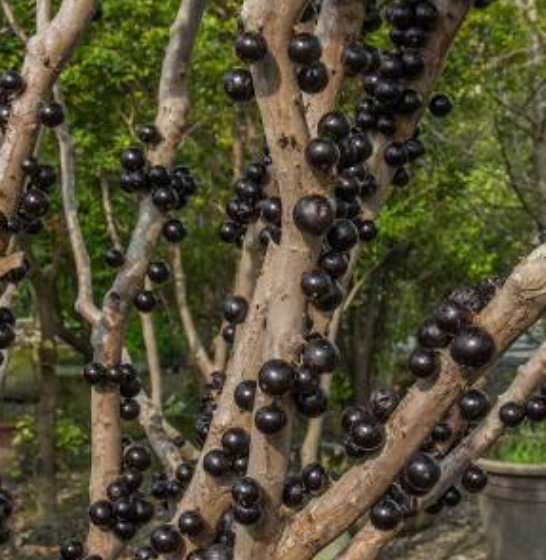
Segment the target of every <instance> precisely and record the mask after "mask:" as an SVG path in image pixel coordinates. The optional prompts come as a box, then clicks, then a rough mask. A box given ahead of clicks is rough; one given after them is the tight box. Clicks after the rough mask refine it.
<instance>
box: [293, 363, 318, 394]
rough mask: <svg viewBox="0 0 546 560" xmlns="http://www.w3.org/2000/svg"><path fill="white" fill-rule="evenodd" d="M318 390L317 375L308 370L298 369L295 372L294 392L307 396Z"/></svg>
mask: <svg viewBox="0 0 546 560" xmlns="http://www.w3.org/2000/svg"><path fill="white" fill-rule="evenodd" d="M319 388H320V376H319V374H318V373H316V372H314V371H312V370H310V369H308V368H300V369H298V370H297V371H296V377H295V380H294V392H295V393H301V394H304V395H309V394H312V393H315V392H316V391H318V389H319Z"/></svg>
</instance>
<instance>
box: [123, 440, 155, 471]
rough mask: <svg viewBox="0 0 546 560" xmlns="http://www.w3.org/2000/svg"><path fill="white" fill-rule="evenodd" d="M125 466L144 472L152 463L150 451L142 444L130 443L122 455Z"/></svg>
mask: <svg viewBox="0 0 546 560" xmlns="http://www.w3.org/2000/svg"><path fill="white" fill-rule="evenodd" d="M123 459H124V462H125V466H126V467H129V468H133V469H136V470H137V471H141V472H144V471H146V470H148V469H149V468H150V466H151V464H152V456H151V455H150V452H149V451H148V450H147V449H146V448H145V447H142V445H132V446H131V447H129V448H128V449H127V451H126V452H125V455H124V458H123Z"/></svg>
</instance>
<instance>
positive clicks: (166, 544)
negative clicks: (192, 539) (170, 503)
mask: <svg viewBox="0 0 546 560" xmlns="http://www.w3.org/2000/svg"><path fill="white" fill-rule="evenodd" d="M150 545H151V547H152V548H153V549H154V550H155V551H156V552H157V553H158V554H171V553H173V552H177V551H179V550H180V549H181V548H182V537H181V536H180V533H179V532H178V531H177V530H176V529H175V528H174V527H173V526H172V525H167V524H165V525H159V526H158V527H156V528H155V529H154V530H153V531H152V533H151V534H150Z"/></svg>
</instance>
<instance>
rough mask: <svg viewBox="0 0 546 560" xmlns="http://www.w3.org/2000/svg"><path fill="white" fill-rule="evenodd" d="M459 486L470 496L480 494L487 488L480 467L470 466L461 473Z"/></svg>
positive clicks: (484, 475) (484, 476) (485, 478)
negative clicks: (470, 494)
mask: <svg viewBox="0 0 546 560" xmlns="http://www.w3.org/2000/svg"><path fill="white" fill-rule="evenodd" d="M461 484H462V485H463V488H464V489H465V490H466V491H467V492H470V493H472V494H474V493H477V492H481V491H482V490H483V489H484V488H485V487H486V486H487V474H486V473H485V471H483V470H482V469H480V467H477V466H476V465H471V466H470V467H468V469H467V470H466V471H465V472H464V473H463V476H462V477H461Z"/></svg>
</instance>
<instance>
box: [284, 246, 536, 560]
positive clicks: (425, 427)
mask: <svg viewBox="0 0 546 560" xmlns="http://www.w3.org/2000/svg"><path fill="white" fill-rule="evenodd" d="M545 274H546V246H541V247H539V248H538V249H536V250H535V251H533V252H532V253H531V255H529V257H527V259H526V260H524V261H523V262H522V263H521V264H520V265H519V266H517V267H516V268H515V269H514V271H513V273H512V274H511V276H510V277H509V278H508V280H507V281H506V283H505V285H504V286H503V288H501V289H500V290H499V291H498V292H497V294H496V296H495V298H494V299H493V300H492V301H491V303H490V304H489V305H488V306H487V307H486V308H485V310H484V311H483V312H482V313H481V314H480V315H479V316H478V317H477V320H476V323H477V324H479V325H480V326H481V327H482V328H484V329H485V330H486V331H487V332H489V334H490V335H491V336H492V337H493V338H494V340H495V344H496V349H497V353H498V355H499V354H500V353H502V352H503V351H504V350H506V348H508V347H509V346H510V344H511V343H512V342H513V341H514V339H515V338H516V337H517V336H518V335H520V334H521V333H522V332H524V331H525V330H526V329H527V328H528V327H529V326H531V325H532V324H533V323H534V322H535V321H536V320H537V319H538V318H539V317H540V316H541V315H542V313H544V310H545V309H546V280H545V279H544V278H546V276H544V275H545ZM469 381H471V379H469V378H468V375H465V374H464V373H463V372H461V371H460V369H459V368H458V366H457V365H456V364H455V363H454V362H453V361H452V360H451V358H450V357H449V356H448V355H446V353H444V355H443V356H442V370H441V373H440V375H439V377H438V379H436V380H435V381H433V382H431V383H428V382H422V383H417V384H415V385H414V386H413V387H412V389H411V390H410V391H409V393H408V394H407V395H406V397H405V398H404V400H403V401H402V402H401V404H400V406H399V407H398V409H397V410H396V412H395V413H394V415H393V416H392V418H391V420H390V421H389V423H388V424H387V426H386V431H387V435H386V442H385V445H384V448H383V449H382V451H381V453H380V455H379V456H377V457H375V458H370V459H369V460H368V461H367V462H366V463H365V464H364V465H357V466H354V467H352V468H351V469H350V470H349V471H348V472H347V473H346V474H345V475H344V476H343V478H342V479H341V480H340V481H339V482H338V483H337V484H336V485H335V486H334V487H333V489H331V490H329V491H327V492H326V493H325V494H324V495H322V496H321V497H320V498H318V499H317V500H314V501H313V502H311V503H310V504H309V505H308V506H307V507H306V508H304V510H302V511H301V512H300V513H298V514H297V515H296V516H295V517H294V519H293V520H292V522H291V523H290V524H289V526H288V528H287V529H286V531H285V534H284V535H283V539H282V541H281V542H280V544H279V545H278V548H277V554H276V556H275V558H283V560H292V559H294V560H295V559H296V558H297V559H298V560H302V559H306V558H310V557H311V556H312V555H313V553H315V552H316V551H317V550H319V549H320V548H322V546H324V545H326V544H327V543H328V542H330V541H331V540H332V539H333V538H335V537H336V536H337V535H339V534H340V533H341V532H342V531H343V530H344V529H345V528H346V527H348V526H349V525H350V524H352V523H354V522H355V521H356V520H357V519H358V518H359V517H360V516H361V515H363V514H364V513H365V511H366V510H367V509H368V508H369V507H370V506H371V505H372V504H373V503H374V502H375V501H377V499H378V498H379V497H380V496H381V494H382V493H383V492H384V491H385V490H386V488H387V487H388V485H389V484H390V483H391V481H392V479H393V478H394V476H395V475H396V473H398V472H399V471H400V469H401V468H402V467H403V465H404V462H405V460H406V458H407V457H408V456H409V455H410V454H411V453H413V452H414V451H415V450H416V449H417V448H418V447H419V445H420V444H421V442H422V440H423V439H424V438H425V437H426V435H427V434H428V431H429V430H430V427H431V426H432V425H433V424H434V423H435V422H436V421H437V420H438V419H439V418H440V417H441V416H442V415H443V414H444V413H445V412H446V411H447V410H448V409H449V408H450V406H451V405H452V404H453V402H454V401H455V400H456V398H457V397H458V395H459V394H460V393H461V392H462V391H463V389H464V388H465V387H466V386H468V384H469Z"/></svg>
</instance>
